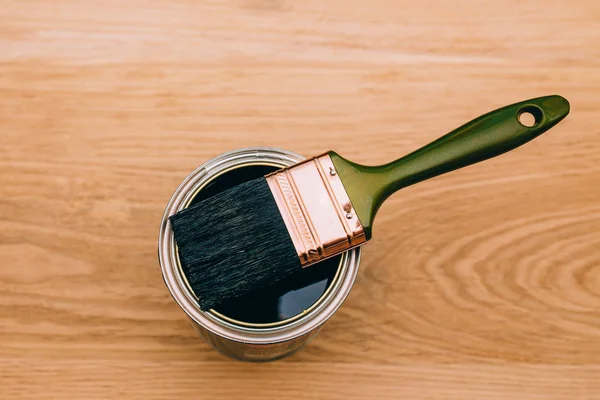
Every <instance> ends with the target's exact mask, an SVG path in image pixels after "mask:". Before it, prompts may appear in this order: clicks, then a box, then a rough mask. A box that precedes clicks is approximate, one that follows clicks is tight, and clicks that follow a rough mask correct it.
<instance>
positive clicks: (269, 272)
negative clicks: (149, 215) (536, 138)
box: [170, 178, 301, 310]
mask: <svg viewBox="0 0 600 400" xmlns="http://www.w3.org/2000/svg"><path fill="white" fill-rule="evenodd" d="M170 222H171V226H172V228H173V234H174V236H175V241H176V242H177V246H178V248H179V258H180V260H181V265H182V268H183V272H184V273H185V275H186V277H187V279H188V282H189V283H190V285H191V287H192V290H193V291H194V293H195V294H196V295H197V296H198V297H199V298H200V308H201V309H203V310H208V309H210V308H213V307H214V306H216V305H217V304H219V303H220V302H221V301H223V300H225V299H227V298H233V297H238V296H240V295H243V294H246V293H249V292H251V291H254V290H257V289H260V288H261V287H265V286H268V285H271V284H273V283H274V282H277V281H279V280H280V279H282V278H284V277H286V276H287V275H289V274H291V273H292V272H294V271H298V270H299V269H300V268H301V266H300V260H299V259H298V255H297V253H296V249H295V247H294V244H293V242H292V239H291V238H290V235H289V233H288V231H287V229H286V226H285V224H284V222H283V219H282V217H281V214H280V212H279V209H278V208H277V204H276V203H275V199H274V198H273V195H272V194H271V190H270V189H269V185H268V184H267V181H266V179H265V178H258V179H254V180H251V181H248V182H244V183H242V184H240V185H238V186H235V187H233V188H231V189H228V190H225V191H224V192H221V193H218V194H216V195H215V196H213V197H210V198H208V199H205V200H202V201H201V202H199V203H198V204H195V205H193V206H192V207H189V208H186V209H184V210H182V211H180V212H179V213H177V214H175V215H172V216H171V217H170Z"/></svg>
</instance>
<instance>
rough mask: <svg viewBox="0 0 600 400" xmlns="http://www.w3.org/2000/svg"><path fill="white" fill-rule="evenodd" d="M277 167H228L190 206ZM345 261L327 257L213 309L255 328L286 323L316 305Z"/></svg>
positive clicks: (200, 191)
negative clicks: (274, 283) (274, 282)
mask: <svg viewBox="0 0 600 400" xmlns="http://www.w3.org/2000/svg"><path fill="white" fill-rule="evenodd" d="M277 169H279V167H276V166H271V165H257V164H253V165H247V166H240V167H237V168H233V169H231V170H228V171H226V172H224V173H221V174H220V175H218V176H215V177H214V178H213V179H212V180H211V181H209V182H208V183H207V184H206V185H204V186H203V187H202V188H201V189H200V190H198V192H197V193H196V194H195V196H194V197H193V198H192V200H191V201H190V203H189V206H191V205H193V204H195V203H197V202H199V201H201V200H203V199H206V198H209V197H211V196H214V195H215V194H217V193H219V192H222V191H223V190H226V189H228V188H230V187H233V186H236V185H239V184H240V183H243V182H246V181H249V180H252V179H255V178H259V177H262V176H264V175H266V174H268V173H270V172H272V171H275V170H277ZM341 261H342V256H336V257H332V258H330V259H327V260H324V261H322V262H321V263H319V264H318V265H315V266H313V267H310V268H304V269H301V270H299V271H298V272H297V273H295V274H293V275H291V276H289V277H288V278H287V279H285V280H283V281H281V282H279V283H278V284H277V285H273V286H271V287H267V288H264V289H262V290H261V291H260V292H256V293H251V294H248V295H245V296H242V297H239V298H235V299H229V300H226V301H225V302H223V303H222V304H220V305H219V306H218V307H216V308H215V309H214V310H210V312H211V313H213V314H216V315H217V316H219V317H220V318H223V319H225V320H227V321H228V322H231V323H234V324H237V325H242V326H248V327H254V328H261V327H265V328H266V327H272V326H279V325H282V324H285V323H287V322H290V321H292V320H295V319H297V318H299V317H301V316H302V315H303V314H305V313H306V312H308V311H309V310H310V309H312V308H314V307H315V306H316V305H317V304H318V303H319V301H320V300H321V299H322V298H323V297H324V296H325V295H326V294H327V293H328V291H329V288H330V286H331V284H332V283H333V282H334V281H335V280H336V279H337V277H338V275H339V269H340V268H341V264H342V263H341ZM190 290H191V289H190Z"/></svg>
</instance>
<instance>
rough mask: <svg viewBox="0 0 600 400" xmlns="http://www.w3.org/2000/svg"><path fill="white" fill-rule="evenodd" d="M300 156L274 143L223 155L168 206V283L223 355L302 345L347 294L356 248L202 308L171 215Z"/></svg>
mask: <svg viewBox="0 0 600 400" xmlns="http://www.w3.org/2000/svg"><path fill="white" fill-rule="evenodd" d="M302 160H304V157H302V156H300V155H298V154H296V153H293V152H290V151H287V150H282V149H277V148H271V147H253V148H244V149H238V150H234V151H230V152H227V153H224V154H222V155H220V156H217V157H215V158H213V159H211V160H209V161H207V162H205V163H204V164H202V165H200V166H199V167H198V168H196V169H195V170H194V171H193V172H192V173H191V174H190V175H188V176H187V178H186V179H185V180H184V181H183V182H182V183H181V184H180V185H179V187H178V188H177V190H176V191H175V193H174V194H173V196H172V197H171V199H170V201H169V203H168V205H167V207H166V209H165V213H164V215H163V218H162V223H161V227H160V233H159V241H158V256H159V262H160V267H161V270H162V274H163V278H164V280H165V284H166V285H167V288H168V289H169V291H170V292H171V295H172V296H173V298H174V299H175V301H176V302H177V303H178V304H179V306H180V307H181V308H182V309H183V311H184V312H185V313H186V314H187V316H188V317H189V318H190V319H191V321H192V325H193V326H194V328H195V329H196V331H197V332H198V333H199V334H200V336H201V337H202V338H204V339H205V340H206V341H207V342H208V343H210V344H212V345H213V346H214V347H215V348H216V349H217V350H219V351H221V352H222V353H223V354H225V355H227V356H230V357H233V358H236V359H240V360H246V361H269V360H275V359H278V358H282V357H285V356H288V355H290V354H292V353H293V352H295V351H296V350H298V349H300V348H301V347H302V346H304V345H305V344H306V343H307V342H308V341H309V340H310V339H312V338H313V337H314V336H315V335H316V334H317V332H318V331H319V329H320V328H321V327H322V325H323V324H324V323H325V321H327V320H328V319H329V318H330V317H331V316H332V315H333V314H334V313H335V311H336V310H337V309H338V308H339V307H340V305H341V304H342V302H343V301H344V299H345V298H346V296H347V295H348V293H349V292H350V289H351V288H352V285H353V283H354V280H355V278H356V274H357V272H358V267H359V263H360V248H355V249H352V250H349V251H347V252H345V253H343V254H342V255H339V256H336V257H333V258H331V259H328V260H326V261H323V262H321V263H319V264H317V265H315V266H311V267H308V268H305V269H303V270H302V271H299V272H298V273H296V274H293V275H292V276H291V277H289V278H288V279H287V280H284V281H282V282H281V283H278V284H277V285H274V286H273V287H271V288H267V289H264V290H262V291H260V293H253V294H250V295H246V296H244V297H243V298H239V299H233V300H229V301H227V302H225V303H224V304H222V305H220V306H219V307H218V308H217V309H213V310H209V311H206V312H204V311H202V310H200V307H199V306H198V302H197V297H196V296H195V294H194V293H193V291H192V290H191V288H190V286H189V284H188V283H187V280H186V277H185V275H184V273H183V270H182V268H181V265H180V262H179V257H178V254H177V246H176V244H175V240H174V238H173V232H172V230H171V226H170V224H169V221H168V219H169V217H170V216H171V215H173V214H175V213H176V212H178V211H180V210H182V209H184V208H186V207H189V206H191V205H193V204H194V203H195V202H197V201H199V200H201V199H203V198H207V197H209V196H211V195H214V194H216V193H218V192H220V191H222V190H225V189H227V188H229V187H232V186H235V185H238V184H240V183H242V182H244V181H247V180H250V179H254V178H258V177H260V176H264V175H266V174H267V173H269V172H272V171H275V170H277V169H280V168H284V167H288V166H291V165H294V164H296V163H298V162H300V161H302Z"/></svg>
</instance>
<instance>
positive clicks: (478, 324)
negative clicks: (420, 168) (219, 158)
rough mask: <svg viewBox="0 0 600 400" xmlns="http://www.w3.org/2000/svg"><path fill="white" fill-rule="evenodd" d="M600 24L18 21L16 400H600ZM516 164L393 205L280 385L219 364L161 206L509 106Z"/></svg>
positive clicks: (347, 6)
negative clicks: (173, 274)
mask: <svg viewBox="0 0 600 400" xmlns="http://www.w3.org/2000/svg"><path fill="white" fill-rule="evenodd" d="M599 21H600V3H598V2H597V1H593V0H580V1H576V2H573V1H566V0H555V1H541V0H523V1H515V0H505V1H492V0H490V1H474V0H456V1H452V2H446V1H441V0H440V1H434V0H424V1H418V2H414V1H406V0H368V1H367V0H328V1H322V0H304V1H301V2H300V1H299V2H295V1H289V0H288V1H285V0H224V1H223V0H198V1H191V0H168V1H167V0H129V1H116V0H102V1H100V0H89V1H76V0H55V1H42V0H30V1H26V2H24V1H22V0H0V259H1V260H2V261H1V267H0V397H1V398H3V399H39V398H57V399H71V398H73V399H75V398H79V399H84V398H85V399H95V398H120V399H125V398H140V399H142V398H143V399H159V398H175V397H176V396H177V397H178V396H186V397H194V398H245V399H254V398H256V399H275V398H281V397H283V396H286V397H290V398H299V399H303V398H332V399H342V398H344V399H346V398H356V399H363V398H389V399H398V398H411V399H515V398H522V399H569V400H572V399H598V398H600V384H599V382H600V251H599V250H600V184H599V182H600V128H599V126H600V124H599V119H598V109H599V108H600V100H599V94H600V46H598V43H599V42H600V24H599ZM553 93H557V94H561V95H563V96H565V97H567V98H568V99H569V100H570V101H571V104H572V113H571V115H570V116H569V117H568V118H567V119H566V120H565V121H564V122H562V123H561V124H560V125H559V126H557V127H556V128H554V129H553V130H551V131H550V132H548V133H547V134H545V135H544V136H542V137H540V138H538V139H536V140H535V141H533V142H531V143H529V144H528V145H526V146H524V147H522V148H519V149H518V150H516V151H514V152H511V153H509V154H506V155H504V156H502V157H500V158H497V159H494V160H490V161H487V162H485V163H482V164H478V165H475V166H472V167H469V168H466V169H463V170H461V171H459V172H455V173H452V174H448V175H445V176H442V177H438V178H435V179H433V180H431V181H428V182H424V183H422V184H419V185H417V186H414V187H410V188H407V189H405V190H403V191H402V192H401V193H399V194H397V195H395V196H394V197H392V198H391V199H390V200H389V201H388V202H387V203H386V204H385V205H384V207H383V208H382V210H381V211H380V213H379V216H378V220H377V221H376V223H375V227H374V238H375V239H374V240H373V241H372V242H371V243H370V244H369V245H367V247H366V248H365V249H364V253H363V260H362V265H361V270H360V276H359V278H358V280H357V282H356V285H355V287H354V288H353V291H352V293H351V295H350V296H349V298H348V300H347V301H346V302H345V304H344V305H343V307H342V308H341V309H340V310H339V311H338V312H337V313H336V315H335V316H334V317H333V318H332V319H331V320H330V321H329V322H328V323H327V325H326V326H325V328H324V329H323V330H322V332H321V334H320V335H319V337H318V338H317V339H316V340H314V341H313V342H312V343H311V344H310V345H309V346H308V347H306V348H305V349H304V350H303V351H301V352H299V353H297V354H296V355H294V356H292V357H291V358H288V359H285V360H283V361H279V362H276V363H272V364H261V365H255V364H246V363H238V362H234V361H230V360H227V359H225V358H223V357H222V356H220V355H219V354H218V353H217V352H215V351H214V350H212V349H211V348H210V347H209V346H208V345H206V344H204V343H203V342H201V341H200V340H199V339H198V337H197V336H196V335H195V333H194V331H193V330H192V328H191V327H190V325H189V323H188V322H187V320H186V319H185V317H184V314H183V313H182V312H181V310H180V309H179V308H178V307H177V306H176V304H175V303H174V301H173V300H172V299H171V297H170V295H169V293H168V291H167V289H166V288H165V286H164V284H163V282H162V279H161V275H160V271H159V268H158V263H157V257H156V252H157V249H156V243H157V235H158V226H159V223H160V218H161V215H162V212H163V210H164V207H165V205H166V203H167V201H168V199H169V197H170V196H171V194H172V193H173V191H174V190H175V188H176V187H177V185H178V184H179V183H180V182H181V180H182V179H183V178H184V177H185V176H186V175H187V174H188V173H189V172H190V171H191V170H192V169H194V168H195V167H196V166H197V165H199V164H200V163H202V162H203V161H205V160H207V159H208V158H210V157H213V156H215V155H217V154H220V153H222V152H224V151H227V150H231V149H234V148H239V147H245V146H251V145H269V146H276V147H282V148H286V149H290V150H293V151H296V152H299V153H302V154H305V155H314V154H318V153H320V152H321V151H324V150H328V149H333V150H336V151H337V152H339V153H340V154H342V155H344V156H345V157H348V158H351V159H353V160H356V161H357V162H362V163H372V164H375V163H381V162H386V161H389V160H392V159H394V158H397V157H399V156H401V155H403V154H406V153H408V152H410V151H412V150H414V149H416V148H418V147H419V146H422V145H424V144H426V143H428V142H429V141H431V140H433V139H435V138H437V137H438V136H441V135H442V134H444V133H446V132H448V131H450V130H451V129H453V128H455V127H457V126H458V125H460V124H462V123H464V122H466V121H468V120H470V119H471V118H474V117H476V116H478V115H480V114H483V113H485V112H487V111H489V110H492V109H494V108H497V107H500V106H502V105H505V104H509V103H513V102H516V101H520V100H523V99H526V98H530V97H536V96H541V95H546V94H553Z"/></svg>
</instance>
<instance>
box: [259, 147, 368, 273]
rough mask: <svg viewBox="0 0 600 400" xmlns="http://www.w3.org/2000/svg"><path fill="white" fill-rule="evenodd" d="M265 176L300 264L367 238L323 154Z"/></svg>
mask: <svg viewBox="0 0 600 400" xmlns="http://www.w3.org/2000/svg"><path fill="white" fill-rule="evenodd" d="M266 179H267V183H268V184H269V187H270V189H271V193H272V194H273V197H274V198H275V202H276V203H277V206H278V208H279V211H280V212H281V216H282V217H283V221H284V223H285V226H286V227H287V230H288V232H289V234H290V237H291V239H292V242H293V243H294V247H295V248H296V252H297V253H298V258H299V259H300V264H301V265H302V267H307V266H309V265H311V264H314V263H316V262H318V261H321V260H323V259H325V258H328V257H332V256H334V255H336V254H339V253H341V252H344V251H346V250H348V249H351V248H353V247H356V246H359V245H361V244H363V243H365V242H366V241H367V238H366V236H365V230H364V228H363V226H362V224H361V223H360V221H359V219H358V216H357V215H356V212H355V211H354V208H353V207H352V203H351V202H350V198H349V197H348V193H347V192H346V189H345V188H344V185H343V184H342V181H341V180H340V177H339V176H338V174H337V172H336V170H335V167H334V165H333V162H332V161H331V157H329V155H328V154H327V153H326V154H323V155H321V156H318V157H315V158H311V159H308V160H306V161H303V162H301V163H299V164H296V165H294V166H292V167H289V168H285V169H282V170H279V171H276V172H273V173H271V174H269V175H267V176H266Z"/></svg>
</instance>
